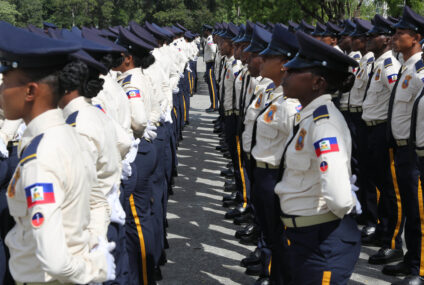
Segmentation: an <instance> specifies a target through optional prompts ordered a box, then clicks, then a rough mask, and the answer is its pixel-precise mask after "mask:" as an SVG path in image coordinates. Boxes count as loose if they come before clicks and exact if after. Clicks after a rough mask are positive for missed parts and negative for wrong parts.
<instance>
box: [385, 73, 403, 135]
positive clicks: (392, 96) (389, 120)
mask: <svg viewBox="0 0 424 285" xmlns="http://www.w3.org/2000/svg"><path fill="white" fill-rule="evenodd" d="M401 77H402V66H401V67H400V69H399V72H398V76H397V78H398V80H396V83H395V86H394V87H393V89H392V93H391V94H390V100H389V112H388V113H387V134H386V135H387V141H388V142H392V141H393V134H392V116H393V114H392V113H393V103H394V102H395V95H396V89H397V86H398V84H399V81H400V79H401Z"/></svg>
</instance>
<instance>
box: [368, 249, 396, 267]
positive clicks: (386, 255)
mask: <svg viewBox="0 0 424 285" xmlns="http://www.w3.org/2000/svg"><path fill="white" fill-rule="evenodd" d="M402 259H403V250H402V249H390V248H387V247H383V248H380V249H379V250H378V252H377V253H376V254H374V255H371V256H370V258H369V259H368V263H369V264H387V263H391V262H395V261H400V260H402Z"/></svg>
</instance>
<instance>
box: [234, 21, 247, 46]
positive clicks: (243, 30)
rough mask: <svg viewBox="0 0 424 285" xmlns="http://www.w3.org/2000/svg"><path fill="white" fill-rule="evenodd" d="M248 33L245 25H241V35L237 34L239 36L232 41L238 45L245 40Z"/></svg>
mask: <svg viewBox="0 0 424 285" xmlns="http://www.w3.org/2000/svg"><path fill="white" fill-rule="evenodd" d="M245 33H246V26H245V25H244V24H241V25H240V26H239V33H238V34H237V36H235V37H234V38H232V39H231V40H232V41H233V42H235V43H238V40H239V39H241V38H243V36H244V34H245Z"/></svg>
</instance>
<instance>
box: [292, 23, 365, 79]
mask: <svg viewBox="0 0 424 285" xmlns="http://www.w3.org/2000/svg"><path fill="white" fill-rule="evenodd" d="M296 37H297V41H298V43H299V52H298V54H297V55H296V57H295V58H293V59H292V60H290V61H289V62H288V63H286V64H285V65H284V66H285V67H287V68H289V69H304V68H311V67H324V68H328V69H332V70H336V71H340V72H342V71H345V72H347V71H348V67H349V66H354V67H355V66H358V63H357V62H356V60H354V59H353V58H351V57H349V56H347V55H345V54H344V53H342V52H340V51H338V50H337V49H335V48H334V47H332V46H330V45H327V44H325V43H323V42H321V41H319V40H317V39H315V38H313V37H311V36H309V35H307V34H305V33H304V32H301V31H298V32H297V33H296Z"/></svg>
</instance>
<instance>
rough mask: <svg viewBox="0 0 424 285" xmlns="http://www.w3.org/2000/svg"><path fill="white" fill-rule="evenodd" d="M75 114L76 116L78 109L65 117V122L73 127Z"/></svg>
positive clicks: (75, 121) (75, 118)
mask: <svg viewBox="0 0 424 285" xmlns="http://www.w3.org/2000/svg"><path fill="white" fill-rule="evenodd" d="M77 116H78V111H75V112H73V113H72V114H70V115H69V116H68V118H66V123H67V124H68V125H70V126H72V127H75V125H76V123H77Z"/></svg>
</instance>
